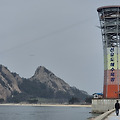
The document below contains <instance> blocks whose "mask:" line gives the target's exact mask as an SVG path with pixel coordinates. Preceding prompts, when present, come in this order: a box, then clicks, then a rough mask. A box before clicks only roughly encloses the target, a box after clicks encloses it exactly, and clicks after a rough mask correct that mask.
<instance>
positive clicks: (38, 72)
mask: <svg viewBox="0 0 120 120" xmlns="http://www.w3.org/2000/svg"><path fill="white" fill-rule="evenodd" d="M50 73H51V71H49V70H48V69H46V68H45V67H44V66H39V67H38V68H37V69H36V71H35V74H34V76H39V75H41V74H50Z"/></svg>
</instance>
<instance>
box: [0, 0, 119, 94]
mask: <svg viewBox="0 0 120 120" xmlns="http://www.w3.org/2000/svg"><path fill="white" fill-rule="evenodd" d="M119 4H120V0H0V64H2V65H4V66H6V67H7V68H8V69H9V70H10V71H11V72H16V73H18V74H19V75H20V76H21V77H25V78H30V77H31V76H33V74H34V72H35V70H36V69H37V67H38V66H44V67H46V68H47V69H49V70H50V71H52V72H53V73H54V74H55V75H56V76H58V77H60V78H61V79H63V80H64V81H65V82H67V83H68V84H69V85H70V86H75V87H77V88H78V89H80V90H85V91H87V92H88V93H89V94H93V93H95V92H102V91H103V76H104V65H103V47H102V36H101V31H100V29H99V28H98V27H96V26H99V19H98V13H97V10H96V9H97V8H98V7H101V6H106V5H119Z"/></svg>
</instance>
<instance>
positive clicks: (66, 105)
mask: <svg viewBox="0 0 120 120" xmlns="http://www.w3.org/2000/svg"><path fill="white" fill-rule="evenodd" d="M0 106H42V107H44V106H46V107H91V105H79V104H78V105H77V104H74V105H69V104H27V103H18V104H16V103H3V104H0Z"/></svg>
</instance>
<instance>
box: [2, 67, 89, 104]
mask: <svg viewBox="0 0 120 120" xmlns="http://www.w3.org/2000/svg"><path fill="white" fill-rule="evenodd" d="M72 97H77V98H78V99H79V100H80V101H84V100H85V98H87V97H89V95H88V93H87V92H85V91H83V90H79V89H77V88H75V87H71V86H70V85H68V84H67V83H66V82H65V81H63V80H62V79H60V78H58V77H57V76H55V75H54V73H52V72H51V71H49V70H48V69H46V68H45V67H43V66H39V67H38V68H37V70H36V71H35V74H34V75H33V76H32V77H31V78H29V79H26V78H21V77H20V76H19V75H18V74H17V73H12V72H10V71H9V70H8V69H7V67H5V66H3V65H0V99H4V101H6V102H23V101H28V100H30V99H41V98H42V99H43V98H44V99H54V100H55V99H56V100H64V101H67V100H69V99H70V98H72Z"/></svg>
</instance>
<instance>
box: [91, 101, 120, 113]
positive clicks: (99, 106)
mask: <svg viewBox="0 0 120 120" xmlns="http://www.w3.org/2000/svg"><path fill="white" fill-rule="evenodd" d="M118 100H119V101H120V99H118ZM115 103H116V99H93V100H92V112H93V113H105V112H107V111H110V110H112V109H114V105H115Z"/></svg>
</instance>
